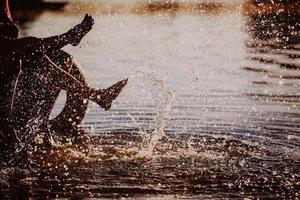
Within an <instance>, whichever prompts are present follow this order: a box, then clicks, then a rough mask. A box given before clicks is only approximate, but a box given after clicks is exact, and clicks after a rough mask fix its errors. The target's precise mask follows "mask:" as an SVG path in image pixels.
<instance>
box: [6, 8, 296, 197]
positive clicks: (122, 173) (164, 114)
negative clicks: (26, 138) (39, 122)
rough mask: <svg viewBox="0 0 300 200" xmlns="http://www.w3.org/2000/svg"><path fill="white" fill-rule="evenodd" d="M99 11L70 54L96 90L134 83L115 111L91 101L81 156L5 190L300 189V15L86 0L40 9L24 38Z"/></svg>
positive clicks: (123, 193)
mask: <svg viewBox="0 0 300 200" xmlns="http://www.w3.org/2000/svg"><path fill="white" fill-rule="evenodd" d="M73 6H74V5H73ZM91 7H92V8H93V10H92V11H93V12H94V16H95V22H96V23H95V26H94V29H93V30H92V32H91V33H89V34H88V35H87V37H86V38H85V39H84V40H83V42H82V43H81V45H80V46H79V47H76V48H74V47H67V48H66V50H67V51H68V52H70V53H72V54H73V55H74V56H75V57H76V59H77V60H79V61H80V63H81V64H82V66H83V68H84V69H85V71H86V76H87V78H88V80H89V82H90V84H91V85H92V86H94V87H102V88H104V87H108V86H109V85H110V84H112V83H113V82H115V81H117V80H120V79H123V78H125V77H129V83H128V86H127V87H126V89H124V92H123V93H122V94H121V95H120V97H119V98H118V100H117V101H116V102H115V103H114V105H113V107H112V109H111V110H110V111H109V112H104V111H103V110H100V109H99V108H97V107H96V105H94V104H93V103H91V104H90V107H89V111H88V113H87V115H86V118H85V120H84V122H83V124H82V125H81V127H82V128H83V129H84V130H85V131H86V132H87V133H88V134H89V135H90V137H91V141H92V142H91V143H90V144H89V145H87V147H85V148H84V149H85V151H83V150H82V149H73V151H74V154H76V155H77V157H78V159H77V160H76V159H75V160H76V162H75V161H74V158H72V159H70V160H66V161H64V162H58V163H55V164H53V166H52V167H50V170H49V169H47V170H42V172H40V171H39V172H37V174H36V173H33V174H31V173H30V172H28V174H27V175H18V172H14V173H15V175H14V177H15V178H13V180H15V179H17V180H18V181H15V182H14V181H11V180H10V178H9V177H8V176H9V174H10V172H11V170H12V169H3V170H2V171H1V174H2V175H1V176H2V177H3V183H2V184H3V188H4V189H3V196H7V195H10V194H9V193H10V192H9V188H8V185H10V186H11V188H14V189H15V190H13V191H16V192H12V194H11V195H16V196H18V195H27V196H28V197H35V198H45V197H51V198H54V197H56V198H64V197H82V198H87V197H95V198H97V197H99V198H112V197H117V198H118V197H124V198H131V197H134V198H145V199H161V198H163V199H173V198H174V197H178V198H186V199H192V198H194V199H198V198H224V197H225V198H226V197H227V198H241V197H250V198H251V197H253V198H276V197H277V198H279V197H285V198H291V199H292V198H296V197H297V196H299V191H298V190H297V189H296V188H297V187H298V186H299V167H300V155H299V147H300V143H299V139H300V132H299V131H300V125H299V122H300V118H299V117H300V112H299V108H300V104H299V103H300V101H299V98H300V93H299V91H298V90H299V78H300V71H299V69H300V64H299V59H300V51H299V47H300V46H299V41H300V40H299V35H300V34H299V31H300V28H299V24H298V22H299V19H300V14H299V13H294V12H293V13H289V12H288V11H286V12H279V13H278V12H266V13H261V14H260V15H258V14H257V13H256V12H248V13H245V12H244V11H243V9H242V8H241V6H233V7H234V8H235V9H232V8H233V7H232V5H230V8H231V9H221V11H218V12H216V13H204V14H203V13H202V14H199V13H197V14H195V13H189V12H180V13H176V12H175V13H169V12H167V13H166V12H158V13H155V14H153V13H152V14H147V13H146V14H145V13H144V14H140V13H139V14H132V13H126V14H124V13H121V14H120V13H117V14H99V13H98V14H97V12H95V10H96V11H97V9H98V8H97V6H96V8H95V6H94V7H93V6H91V5H89V4H88V6H86V7H85V9H86V10H81V12H79V14H76V12H73V10H72V9H71V10H70V8H72V5H71V7H69V9H67V8H66V10H65V12H63V13H57V12H45V13H43V14H42V15H41V16H39V18H38V19H36V20H35V21H34V22H30V23H28V24H26V28H25V29H24V32H23V34H24V35H34V36H39V37H42V36H48V35H52V34H58V33H61V32H63V31H65V30H68V28H70V27H72V26H73V25H74V24H76V23H78V22H79V21H80V20H81V18H82V13H84V12H89V11H91ZM99 9H100V8H99ZM250 11H251V10H250ZM287 13H288V14H287ZM63 103H64V101H63V96H62V98H60V100H59V101H58V104H57V107H56V108H55V111H54V115H55V113H57V112H59V110H60V109H61V107H62V105H63ZM19 176H21V181H19V179H18V177H19Z"/></svg>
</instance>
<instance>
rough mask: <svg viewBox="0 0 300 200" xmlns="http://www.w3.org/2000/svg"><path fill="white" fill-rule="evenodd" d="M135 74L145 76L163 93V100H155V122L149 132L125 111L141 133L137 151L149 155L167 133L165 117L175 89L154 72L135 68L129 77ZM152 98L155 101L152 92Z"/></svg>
mask: <svg viewBox="0 0 300 200" xmlns="http://www.w3.org/2000/svg"><path fill="white" fill-rule="evenodd" d="M136 76H142V77H143V78H146V79H148V80H149V81H150V83H152V84H153V85H158V86H159V87H160V89H162V90H163V92H164V93H165V95H163V100H164V101H156V102H155V103H156V109H157V110H156V113H157V117H156V123H155V129H154V130H153V131H152V132H151V133H147V132H146V131H145V130H143V129H142V128H141V127H140V126H139V125H138V123H137V122H136V120H135V119H134V117H133V116H131V115H130V113H128V112H127V114H128V116H129V117H130V118H131V119H132V121H133V122H134V124H136V125H137V127H138V128H139V134H140V135H141V137H142V139H143V142H142V146H141V151H140V152H139V153H140V155H142V156H145V155H148V156H151V155H152V153H153V150H154V148H155V146H156V145H157V144H158V142H159V141H160V140H161V139H163V138H165V137H166V138H167V135H166V134H165V132H164V129H165V127H166V119H167V118H168V117H169V115H170V112H171V110H172V105H173V102H174V100H175V97H176V93H175V90H173V89H172V88H170V87H169V86H167V84H166V83H165V82H164V81H163V80H160V79H158V78H157V77H156V76H155V74H154V73H149V72H143V71H140V70H136V71H134V72H133V74H132V75H131V76H130V77H129V79H132V78H134V77H136ZM152 98H153V100H154V101H155V99H156V98H155V96H154V94H152Z"/></svg>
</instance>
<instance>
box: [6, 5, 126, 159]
mask: <svg viewBox="0 0 300 200" xmlns="http://www.w3.org/2000/svg"><path fill="white" fill-rule="evenodd" d="M0 2H1V3H0V4H1V5H0V6H1V7H0V12H2V13H1V15H0V102H1V104H0V126H1V127H0V145H1V152H0V154H1V157H2V158H10V157H11V155H10V154H11V153H13V152H15V150H21V151H22V152H23V151H24V152H27V151H33V150H36V147H38V151H39V150H40V151H41V152H42V151H43V150H45V149H48V148H49V147H51V140H52V139H51V133H50V131H49V114H50V111H51V109H52V107H53V104H54V101H55V99H56V97H57V95H58V92H59V90H61V89H63V90H66V91H67V92H68V93H72V94H76V95H79V96H80V97H82V98H84V99H88V100H91V101H94V102H96V103H97V104H98V105H99V106H100V107H102V108H104V109H105V110H108V109H109V108H110V106H111V103H112V101H113V100H114V99H116V98H117V96H118V94H119V93H120V92H121V90H122V88H123V87H124V86H125V85H126V83H127V80H123V81H120V82H118V83H116V84H115V85H113V86H111V87H109V88H108V89H94V88H90V87H89V86H88V85H87V84H85V83H83V82H82V81H80V80H78V79H77V78H76V77H74V76H72V74H70V73H68V72H67V70H68V68H69V67H68V66H67V63H69V66H73V63H72V58H71V57H70V56H69V54H67V53H65V52H63V51H61V50H60V49H61V48H62V47H64V46H66V45H68V44H71V45H73V46H76V45H78V44H79V43H80V41H81V39H82V38H83V37H84V36H85V35H86V34H87V33H88V32H89V31H90V30H91V29H92V26H93V24H94V20H93V18H92V17H91V16H90V15H86V16H85V18H84V19H83V21H82V22H81V23H80V24H78V25H76V26H75V27H74V28H72V29H71V30H69V31H67V32H66V33H63V34H61V35H57V36H52V37H48V38H35V37H25V38H20V39H18V28H17V26H16V25H15V24H14V22H13V20H12V18H11V15H10V11H9V6H8V0H1V1H0ZM59 65H60V66H61V67H59ZM64 65H66V66H67V67H65V66H64Z"/></svg>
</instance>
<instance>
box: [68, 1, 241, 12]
mask: <svg viewBox="0 0 300 200" xmlns="http://www.w3.org/2000/svg"><path fill="white" fill-rule="evenodd" d="M240 7H241V4H239V3H236V4H224V3H218V2H204V3H203V2H202V3H200V2H198V3H197V2H196V3H195V2H194V3H192V2H190V3H188V2H181V1H147V2H139V3H110V2H103V1H102V2H88V3H87V2H75V3H71V4H69V5H68V6H66V8H65V10H64V11H65V12H64V14H70V15H74V14H82V13H85V12H88V13H91V14H98V15H99V14H101V15H105V14H111V15H113V14H137V15H149V14H150V15H153V14H161V13H163V14H171V15H173V14H182V13H189V14H195V15H199V14H200V15H201V14H220V13H222V12H228V11H235V10H238V9H239V8H240Z"/></svg>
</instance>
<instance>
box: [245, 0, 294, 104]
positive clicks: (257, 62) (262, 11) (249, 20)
mask: <svg viewBox="0 0 300 200" xmlns="http://www.w3.org/2000/svg"><path fill="white" fill-rule="evenodd" d="M243 8H244V9H243V11H244V15H245V17H246V18H245V19H246V32H247V33H248V36H249V40H248V41H247V42H246V47H247V53H248V55H247V58H246V59H247V60H248V61H249V63H248V66H243V67H242V70H245V71H248V72H251V73H256V74H257V78H258V79H259V80H255V81H253V82H252V84H253V85H266V87H268V88H269V87H274V86H276V87H279V86H282V85H285V86H291V87H292V88H290V90H293V87H295V86H298V85H299V83H298V82H297V81H298V80H299V79H300V64H299V59H300V51H299V50H300V49H299V44H300V2H297V1H284V2H283V1H278V0H274V1H273V3H271V2H270V1H267V0H265V1H259V2H257V1H254V0H248V1H247V2H246V3H245V4H244V7H243ZM249 65H250V66H249ZM266 87H265V88H264V89H265V90H264V91H267V90H268V88H266ZM288 91H289V90H286V92H288ZM255 96H259V95H258V93H257V94H255ZM273 96H274V95H273ZM275 96H276V95H275ZM277 96H280V97H282V99H284V100H285V101H288V99H286V98H285V97H284V96H282V94H277ZM269 98H270V99H271V97H269ZM270 99H269V100H270Z"/></svg>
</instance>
